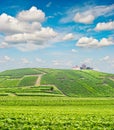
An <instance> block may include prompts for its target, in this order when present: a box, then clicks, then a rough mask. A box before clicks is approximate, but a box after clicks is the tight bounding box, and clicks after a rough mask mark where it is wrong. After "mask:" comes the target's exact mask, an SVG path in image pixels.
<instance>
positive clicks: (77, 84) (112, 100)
mask: <svg viewBox="0 0 114 130" xmlns="http://www.w3.org/2000/svg"><path fill="white" fill-rule="evenodd" d="M0 130H114V75H113V74H106V73H101V72H97V71H93V70H83V71H74V70H59V69H41V68H40V69H39V68H30V69H29V68H27V69H16V70H7V71H4V72H1V73H0Z"/></svg>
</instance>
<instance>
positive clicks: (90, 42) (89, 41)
mask: <svg viewBox="0 0 114 130" xmlns="http://www.w3.org/2000/svg"><path fill="white" fill-rule="evenodd" d="M110 45H114V41H113V40H112V39H111V38H102V39H101V40H99V41H98V40H97V39H94V38H92V37H90V38H88V37H81V38H80V39H79V40H78V42H77V44H76V46H79V47H103V46H110Z"/></svg>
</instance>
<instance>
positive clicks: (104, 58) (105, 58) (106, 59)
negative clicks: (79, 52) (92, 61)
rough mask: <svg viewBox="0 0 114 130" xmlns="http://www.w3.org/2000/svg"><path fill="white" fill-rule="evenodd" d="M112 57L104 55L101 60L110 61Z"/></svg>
mask: <svg viewBox="0 0 114 130" xmlns="http://www.w3.org/2000/svg"><path fill="white" fill-rule="evenodd" d="M109 59H110V56H105V57H103V58H102V59H101V60H103V61H108V60H109Z"/></svg>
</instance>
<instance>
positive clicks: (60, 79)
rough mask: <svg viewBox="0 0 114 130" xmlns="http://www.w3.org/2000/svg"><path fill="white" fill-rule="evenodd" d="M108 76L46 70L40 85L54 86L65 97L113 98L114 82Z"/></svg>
mask: <svg viewBox="0 0 114 130" xmlns="http://www.w3.org/2000/svg"><path fill="white" fill-rule="evenodd" d="M109 77H110V75H109V76H108V74H105V73H101V72H96V71H93V70H92V71H91V70H84V71H75V70H48V71H47V74H45V75H44V76H43V77H42V80H41V84H54V85H55V86H56V87H58V89H59V90H61V91H62V92H63V93H64V94H65V95H67V96H75V97H108V96H109V97H111V96H112V97H113V96H114V81H111V80H109V79H108V78H109Z"/></svg>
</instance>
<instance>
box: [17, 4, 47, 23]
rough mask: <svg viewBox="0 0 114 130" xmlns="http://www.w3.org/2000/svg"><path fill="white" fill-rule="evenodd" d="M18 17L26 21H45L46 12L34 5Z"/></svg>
mask: <svg viewBox="0 0 114 130" xmlns="http://www.w3.org/2000/svg"><path fill="white" fill-rule="evenodd" d="M17 18H18V19H19V20H21V21H26V22H34V21H38V22H43V21H44V20H45V13H44V12H43V11H42V10H39V9H37V8H36V7H34V6H33V7H31V8H30V9H29V10H26V11H22V12H20V13H19V14H18V15H17Z"/></svg>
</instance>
